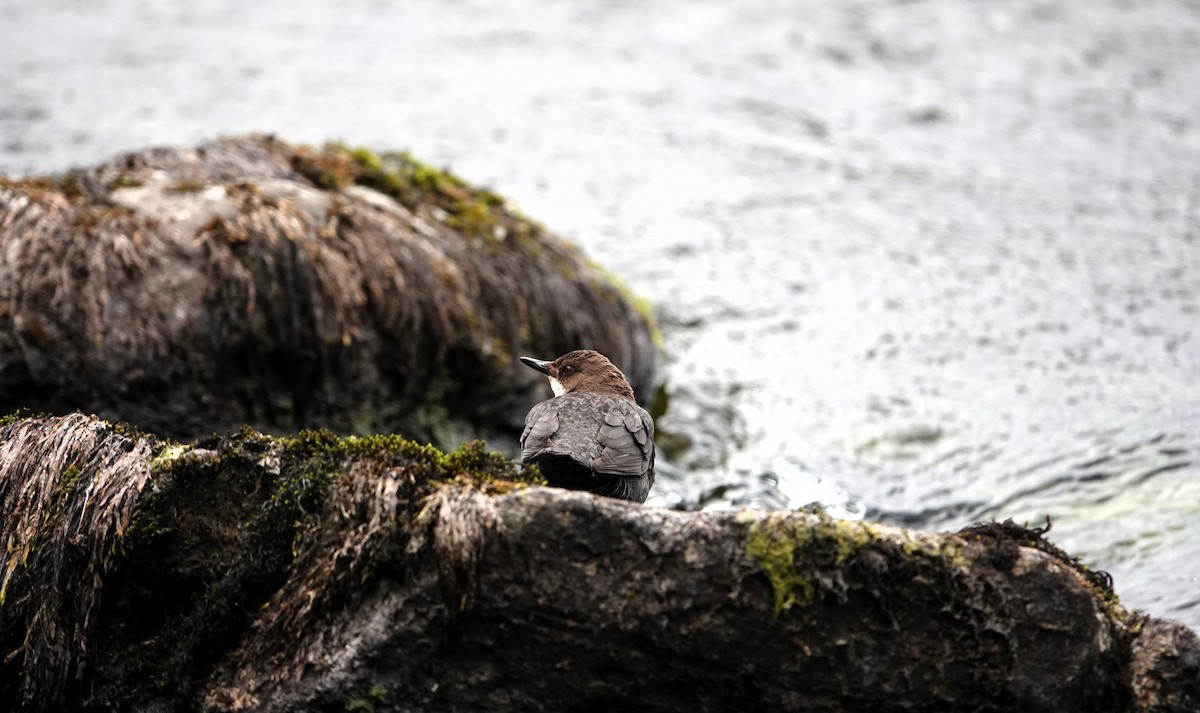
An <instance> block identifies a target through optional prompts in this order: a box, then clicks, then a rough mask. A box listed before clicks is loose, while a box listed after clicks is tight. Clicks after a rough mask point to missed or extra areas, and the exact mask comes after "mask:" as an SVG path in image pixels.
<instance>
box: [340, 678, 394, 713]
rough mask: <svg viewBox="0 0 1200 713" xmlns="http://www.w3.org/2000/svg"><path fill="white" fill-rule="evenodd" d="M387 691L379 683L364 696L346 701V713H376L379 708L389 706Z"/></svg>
mask: <svg viewBox="0 0 1200 713" xmlns="http://www.w3.org/2000/svg"><path fill="white" fill-rule="evenodd" d="M387 699H388V693H387V689H386V688H384V687H383V686H381V685H379V684H378V683H377V684H375V685H374V686H371V690H369V691H367V692H366V693H365V694H364V695H361V696H356V697H354V698H350V699H348V700H347V701H346V713H374V712H375V711H376V710H378V707H379V706H383V705H386V704H387Z"/></svg>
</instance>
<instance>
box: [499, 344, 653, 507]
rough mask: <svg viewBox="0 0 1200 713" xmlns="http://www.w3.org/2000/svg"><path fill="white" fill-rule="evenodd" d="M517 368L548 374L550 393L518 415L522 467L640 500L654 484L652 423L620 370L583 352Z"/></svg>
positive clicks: (557, 481)
mask: <svg viewBox="0 0 1200 713" xmlns="http://www.w3.org/2000/svg"><path fill="white" fill-rule="evenodd" d="M521 363H523V364H525V365H526V366H529V367H532V368H534V369H537V370H538V371H540V372H542V373H543V374H545V375H546V376H548V377H550V387H551V388H552V389H553V390H554V398H552V399H550V400H548V401H543V402H541V403H540V404H537V405H536V406H534V407H533V408H531V409H530V410H529V414H528V415H527V416H525V432H524V433H522V434H521V462H522V463H536V464H537V466H538V469H539V470H541V472H542V475H543V476H545V478H546V481H547V482H548V483H550V485H553V486H556V487H559V488H568V489H570V490H587V491H589V492H592V493H596V494H598V495H607V496H608V497H610V498H620V499H622V500H633V501H635V502H639V503H644V502H646V496H647V495H649V494H650V486H651V485H654V420H653V419H652V418H650V414H648V413H646V410H645V409H643V408H642V407H641V406H638V405H637V401H635V400H634V398H633V388H632V387H630V386H629V381H628V380H627V379H626V378H625V375H624V374H623V373H621V370H620V369H618V368H617V367H616V366H614V365H613V363H612V362H611V361H609V360H608V358H607V357H605V356H604V355H603V354H601V353H600V352H596V351H592V350H590V349H581V350H577V351H573V352H568V353H567V354H564V355H562V356H560V357H559V358H557V359H555V360H554V361H542V360H540V359H531V358H529V357H521Z"/></svg>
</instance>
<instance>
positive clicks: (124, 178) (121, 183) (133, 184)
mask: <svg viewBox="0 0 1200 713" xmlns="http://www.w3.org/2000/svg"><path fill="white" fill-rule="evenodd" d="M142 185H145V182H144V181H142V180H140V179H137V178H134V177H133V176H131V175H129V174H128V173H122V174H121V175H119V176H117V177H116V178H114V179H113V180H111V181H109V183H108V190H109V191H110V192H111V191H115V190H117V189H118V188H137V187H139V186H142Z"/></svg>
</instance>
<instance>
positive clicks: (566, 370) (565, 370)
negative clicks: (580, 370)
mask: <svg viewBox="0 0 1200 713" xmlns="http://www.w3.org/2000/svg"><path fill="white" fill-rule="evenodd" d="M573 371H575V367H573V366H571V365H570V364H567V365H566V366H564V367H563V368H562V373H564V374H570V373H571V372H573Z"/></svg>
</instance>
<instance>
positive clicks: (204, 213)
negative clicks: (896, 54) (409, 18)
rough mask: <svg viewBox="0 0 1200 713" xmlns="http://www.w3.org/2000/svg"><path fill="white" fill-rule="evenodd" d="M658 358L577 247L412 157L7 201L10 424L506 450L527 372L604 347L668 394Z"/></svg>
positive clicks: (74, 175) (171, 167)
mask: <svg viewBox="0 0 1200 713" xmlns="http://www.w3.org/2000/svg"><path fill="white" fill-rule="evenodd" d="M652 341H653V340H652V327H651V326H650V324H649V323H648V317H647V316H646V315H645V314H644V311H643V312H639V311H638V310H637V309H635V307H634V306H633V304H632V303H631V301H630V300H629V299H628V298H627V296H626V295H625V293H624V292H623V291H622V290H621V289H620V288H619V287H617V286H615V285H614V284H613V282H612V280H611V279H610V278H609V277H608V276H607V275H606V274H605V273H604V272H603V271H602V270H601V269H600V268H598V267H597V266H595V265H594V264H592V263H589V262H588V261H587V260H586V259H585V258H584V257H583V256H582V255H581V254H580V253H579V252H578V251H577V250H576V249H574V248H573V247H572V246H570V245H569V244H567V243H566V242H564V241H563V240H561V239H560V238H558V237H556V236H554V235H552V234H550V233H549V232H548V231H546V230H545V229H544V228H542V227H541V226H539V225H537V224H535V223H533V222H531V221H529V220H528V219H526V218H524V217H523V216H521V215H520V214H518V213H517V212H515V211H514V210H513V209H512V208H511V207H510V206H508V205H507V204H506V203H505V202H504V201H503V199H501V198H500V197H499V196H496V195H495V194H493V193H490V192H488V191H486V190H482V189H477V188H473V187H471V186H468V185H467V184H465V183H464V182H462V181H461V180H459V179H458V178H456V177H455V176H453V175H451V174H449V173H446V172H443V171H438V170H435V169H432V168H430V167H429V166H426V165H424V164H422V163H420V162H419V161H416V160H415V159H413V158H412V157H410V156H408V155H406V154H385V155H382V156H377V155H375V154H372V153H370V152H368V151H365V150H361V149H348V148H346V147H342V146H337V145H331V146H327V147H325V148H324V149H321V150H314V149H309V148H306V147H294V146H290V145H288V144H285V143H282V142H280V141H277V140H274V139H273V138H270V137H249V138H241V139H228V140H222V141H217V142H214V143H210V144H205V145H203V146H199V147H197V148H188V149H151V150H146V151H142V152H138V153H133V154H129V155H126V156H122V157H119V158H117V159H114V160H112V161H110V162H108V163H104V164H101V165H98V166H95V167H93V168H89V169H85V170H79V171H72V172H70V173H67V174H65V175H62V176H58V177H55V178H43V179H25V180H19V181H7V180H3V179H0V413H9V412H12V411H13V410H15V409H17V408H28V409H32V410H33V411H35V412H36V411H49V412H59V413H65V412H69V411H71V410H74V409H83V410H86V411H94V412H96V413H99V414H100V415H102V416H105V417H108V418H112V419H115V420H123V421H128V422H131V423H134V424H136V425H137V426H138V427H140V428H144V429H147V430H150V431H154V432H156V433H159V434H163V435H169V436H174V437H182V438H193V437H196V436H199V435H204V434H207V433H212V432H214V431H220V430H229V429H234V428H237V427H239V426H241V425H242V424H250V425H252V426H254V427H256V428H259V429H263V430H268V431H277V432H280V431H282V432H287V431H294V430H296V429H298V428H304V427H327V428H331V429H333V430H336V431H339V432H345V433H367V432H379V431H397V432H404V433H409V434H413V435H420V436H423V437H426V438H431V439H434V440H436V441H437V442H439V443H441V444H443V445H447V444H449V445H457V444H458V443H460V442H461V441H463V440H466V439H467V438H469V437H474V436H476V435H484V436H488V435H493V434H496V433H499V434H500V435H501V436H502V437H503V440H507V439H508V438H511V434H512V432H513V431H516V432H519V430H520V425H521V419H522V418H523V416H524V413H525V409H526V408H527V407H528V405H529V404H530V403H532V402H534V401H536V400H538V398H537V397H536V396H534V395H532V394H530V393H529V392H530V391H531V390H532V389H534V388H544V387H543V386H542V385H541V384H540V383H539V382H538V380H537V379H536V378H535V377H534V375H531V374H529V373H528V370H526V369H523V368H522V367H521V366H520V365H519V364H517V363H516V361H515V358H516V356H517V355H519V354H522V353H533V354H541V355H545V354H559V353H563V352H566V351H569V350H571V349H576V348H580V347H590V348H595V349H598V350H599V351H602V352H604V353H605V354H607V355H609V356H610V358H612V359H613V361H614V362H616V363H617V364H619V365H620V366H621V367H622V368H623V369H624V370H625V371H626V373H627V374H628V375H629V376H630V378H631V380H632V381H633V382H634V385H635V388H637V389H638V393H641V394H646V395H652V394H653V389H652V388H651V380H652V378H653V373H654V368H655V349H654V346H653V343H652Z"/></svg>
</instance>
